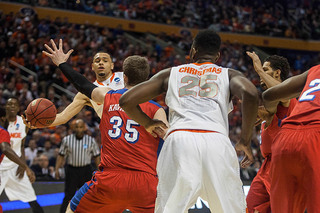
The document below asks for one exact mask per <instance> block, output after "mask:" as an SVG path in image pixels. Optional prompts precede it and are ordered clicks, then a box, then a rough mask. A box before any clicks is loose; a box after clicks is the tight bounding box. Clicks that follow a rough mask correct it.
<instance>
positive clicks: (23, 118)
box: [21, 115, 37, 129]
mask: <svg viewBox="0 0 320 213" xmlns="http://www.w3.org/2000/svg"><path fill="white" fill-rule="evenodd" d="M21 117H22V120H23V123H24V125H26V126H27V127H28V128H29V129H37V127H35V126H32V125H31V123H30V122H29V121H28V120H27V119H26V118H25V117H24V115H21Z"/></svg>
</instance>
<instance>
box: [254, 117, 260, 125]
mask: <svg viewBox="0 0 320 213" xmlns="http://www.w3.org/2000/svg"><path fill="white" fill-rule="evenodd" d="M261 122H262V120H261V119H260V118H259V119H257V120H256V122H255V123H254V125H255V126H258V125H259V124H261Z"/></svg>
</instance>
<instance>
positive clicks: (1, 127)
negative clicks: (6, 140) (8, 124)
mask: <svg viewBox="0 0 320 213" xmlns="http://www.w3.org/2000/svg"><path fill="white" fill-rule="evenodd" d="M0 129H3V130H4V131H6V132H8V130H7V129H6V128H4V127H3V126H1V125H0Z"/></svg>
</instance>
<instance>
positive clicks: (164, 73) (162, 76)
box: [150, 68, 172, 91]
mask: <svg viewBox="0 0 320 213" xmlns="http://www.w3.org/2000/svg"><path fill="white" fill-rule="evenodd" d="M171 69H172V68H167V69H164V70H161V71H160V72H158V73H157V74H156V75H154V76H153V77H152V78H151V79H152V80H156V81H159V82H162V89H163V90H164V91H167V89H168V82H169V77H170V73H171ZM151 79H150V80H151Z"/></svg>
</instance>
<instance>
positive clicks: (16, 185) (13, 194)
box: [0, 97, 43, 213]
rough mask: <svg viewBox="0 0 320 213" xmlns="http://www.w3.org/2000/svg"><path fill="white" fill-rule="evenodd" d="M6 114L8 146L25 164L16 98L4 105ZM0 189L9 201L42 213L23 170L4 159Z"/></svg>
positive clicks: (21, 124)
mask: <svg viewBox="0 0 320 213" xmlns="http://www.w3.org/2000/svg"><path fill="white" fill-rule="evenodd" d="M5 108H6V114H7V119H8V121H9V126H8V132H9V133H10V144H11V147H12V150H13V151H14V152H15V153H16V154H17V155H18V156H19V157H20V158H21V160H22V161H23V162H25V157H24V142H25V137H26V135H27V131H28V130H27V127H26V126H25V125H24V123H23V120H22V118H21V116H19V115H17V113H18V112H19V109H20V107H19V101H18V99H17V98H13V97H12V98H9V99H8V100H7V103H6V106H5ZM0 177H1V187H0V193H2V191H3V189H4V190H5V192H6V195H7V196H8V198H9V200H11V201H12V200H21V201H23V202H27V203H29V204H30V207H31V208H32V211H33V212H37V213H38V212H43V209H42V207H41V206H40V205H39V203H38V202H37V197H36V195H35V192H34V189H33V187H32V184H31V182H30V180H29V179H28V177H27V176H26V175H25V168H24V167H21V166H19V165H17V164H16V163H15V162H13V161H11V160H9V159H8V158H7V157H4V159H3V161H2V163H1V164H0Z"/></svg>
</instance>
